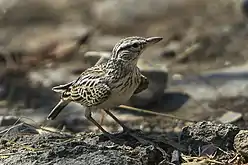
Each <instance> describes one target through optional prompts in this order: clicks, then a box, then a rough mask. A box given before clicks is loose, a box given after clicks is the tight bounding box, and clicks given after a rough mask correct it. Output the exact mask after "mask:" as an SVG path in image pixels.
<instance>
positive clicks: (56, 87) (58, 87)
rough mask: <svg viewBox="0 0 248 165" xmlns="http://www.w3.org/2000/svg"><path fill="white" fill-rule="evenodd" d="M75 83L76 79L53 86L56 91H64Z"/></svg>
mask: <svg viewBox="0 0 248 165" xmlns="http://www.w3.org/2000/svg"><path fill="white" fill-rule="evenodd" d="M73 83H74V81H72V82H69V83H67V84H63V85H58V86H55V87H53V88H52V90H53V91H54V92H64V91H66V90H67V89H68V88H69V87H70V86H71V85H72V84H73Z"/></svg>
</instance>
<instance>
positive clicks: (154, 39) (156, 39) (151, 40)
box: [146, 37, 163, 45]
mask: <svg viewBox="0 0 248 165" xmlns="http://www.w3.org/2000/svg"><path fill="white" fill-rule="evenodd" d="M162 39H163V38H162V37H150V38H147V39H146V42H147V45H153V44H156V43H158V42H159V41H161V40H162Z"/></svg>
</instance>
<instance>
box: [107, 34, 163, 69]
mask: <svg viewBox="0 0 248 165" xmlns="http://www.w3.org/2000/svg"><path fill="white" fill-rule="evenodd" d="M162 39H163V38H162V37H149V38H144V37H127V38H124V39H122V40H120V41H119V42H118V43H117V44H116V45H115V47H114V49H113V51H112V56H111V59H114V60H122V61H124V62H127V63H134V64H136V63H137V61H138V58H139V56H140V55H141V53H142V52H143V51H144V50H145V49H146V48H147V47H149V46H151V45H153V44H155V43H157V42H159V41H161V40H162Z"/></svg>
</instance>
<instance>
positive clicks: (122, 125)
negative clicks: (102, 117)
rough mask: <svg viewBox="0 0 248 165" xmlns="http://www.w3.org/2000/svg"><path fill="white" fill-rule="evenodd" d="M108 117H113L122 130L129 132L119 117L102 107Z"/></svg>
mask: <svg viewBox="0 0 248 165" xmlns="http://www.w3.org/2000/svg"><path fill="white" fill-rule="evenodd" d="M103 110H104V111H105V112H106V113H107V114H108V115H109V116H110V117H112V119H114V121H116V122H117V123H118V124H119V125H120V126H121V127H122V128H123V132H130V131H131V129H130V128H128V127H127V126H126V125H125V124H123V123H122V122H121V121H120V120H119V119H117V117H115V115H113V113H111V112H110V111H109V110H107V109H103Z"/></svg>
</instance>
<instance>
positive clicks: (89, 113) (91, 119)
mask: <svg viewBox="0 0 248 165" xmlns="http://www.w3.org/2000/svg"><path fill="white" fill-rule="evenodd" d="M84 115H85V117H86V119H88V120H89V121H90V122H92V123H93V124H94V125H95V126H97V127H98V129H100V130H101V131H102V132H103V134H104V135H105V136H107V137H110V136H111V134H110V133H109V132H107V131H106V130H105V129H104V128H102V126H101V125H100V124H98V123H97V122H96V121H95V120H94V119H93V118H92V116H91V109H90V108H86V109H85V114H84Z"/></svg>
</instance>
